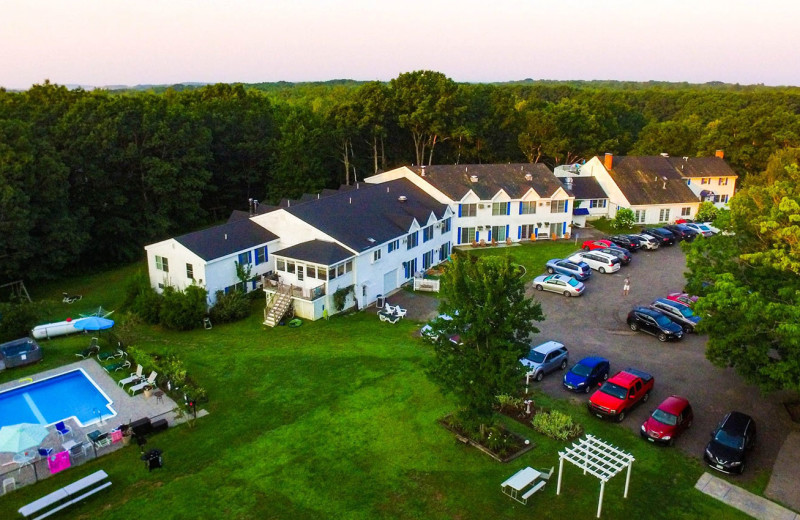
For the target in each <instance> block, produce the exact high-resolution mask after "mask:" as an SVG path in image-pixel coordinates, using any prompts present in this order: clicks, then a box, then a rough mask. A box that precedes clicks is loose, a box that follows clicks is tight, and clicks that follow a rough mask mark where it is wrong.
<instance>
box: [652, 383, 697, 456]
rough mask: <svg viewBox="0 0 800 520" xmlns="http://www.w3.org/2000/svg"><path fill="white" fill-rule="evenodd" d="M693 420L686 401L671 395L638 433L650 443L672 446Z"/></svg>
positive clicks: (690, 406) (690, 409)
mask: <svg viewBox="0 0 800 520" xmlns="http://www.w3.org/2000/svg"><path fill="white" fill-rule="evenodd" d="M693 420H694V414H693V413H692V405H691V404H689V401H688V399H686V398H684V397H679V396H677V395H671V396H669V397H667V398H666V399H664V402H662V403H661V404H660V405H658V408H656V409H655V410H653V413H652V414H650V417H648V418H647V420H646V421H645V422H644V423H643V424H642V428H641V430H640V431H639V433H640V434H641V436H642V438H644V439H647V440H648V441H650V442H653V443H663V444H666V445H667V446H672V445H673V444H675V439H676V438H677V437H680V435H681V434H682V433H683V432H685V431H686V430H687V429H688V428H689V427H690V426H691V425H692V421H693Z"/></svg>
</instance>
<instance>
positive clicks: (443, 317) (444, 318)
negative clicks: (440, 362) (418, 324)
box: [419, 314, 461, 345]
mask: <svg viewBox="0 0 800 520" xmlns="http://www.w3.org/2000/svg"><path fill="white" fill-rule="evenodd" d="M452 321H453V317H452V316H449V315H447V314H440V315H438V316H437V317H435V318H434V319H432V320H431V321H430V322H428V323H426V324H425V325H424V326H423V327H422V328H421V329H420V331H419V332H420V334H421V335H422V337H423V338H425V339H427V340H428V341H430V342H432V343H436V341H438V340H439V335H438V334H437V333H436V331H435V330H434V326H436V328H437V330H443V331H445V332H446V333H447V334H449V335H450V336H449V337H450V341H452V342H453V343H455V344H456V345H457V344H458V343H459V342H460V341H461V338H460V336H459V335H458V334H456V332H457V331H456V330H455V329H454V327H453V326H452Z"/></svg>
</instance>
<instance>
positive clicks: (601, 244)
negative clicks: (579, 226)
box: [581, 239, 611, 251]
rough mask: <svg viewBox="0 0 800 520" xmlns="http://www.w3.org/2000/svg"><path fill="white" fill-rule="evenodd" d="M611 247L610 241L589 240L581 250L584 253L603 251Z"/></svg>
mask: <svg viewBox="0 0 800 520" xmlns="http://www.w3.org/2000/svg"><path fill="white" fill-rule="evenodd" d="M610 245H611V241H610V240H603V239H600V240H587V241H585V242H584V243H583V245H581V248H582V249H583V250H584V251H592V250H594V249H603V248H605V247H608V246H610Z"/></svg>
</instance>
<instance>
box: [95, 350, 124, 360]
mask: <svg viewBox="0 0 800 520" xmlns="http://www.w3.org/2000/svg"><path fill="white" fill-rule="evenodd" d="M127 356H128V353H127V352H125V351H124V350H122V349H119V348H118V349H117V350H116V351H115V352H101V353H99V354H97V359H99V360H100V361H108V360H109V359H118V358H124V357H127Z"/></svg>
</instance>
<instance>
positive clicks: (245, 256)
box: [239, 251, 253, 265]
mask: <svg viewBox="0 0 800 520" xmlns="http://www.w3.org/2000/svg"><path fill="white" fill-rule="evenodd" d="M252 258H253V255H252V254H251V253H250V251H245V252H244V253H239V265H248V264H250V263H252V261H253V260H252Z"/></svg>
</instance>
